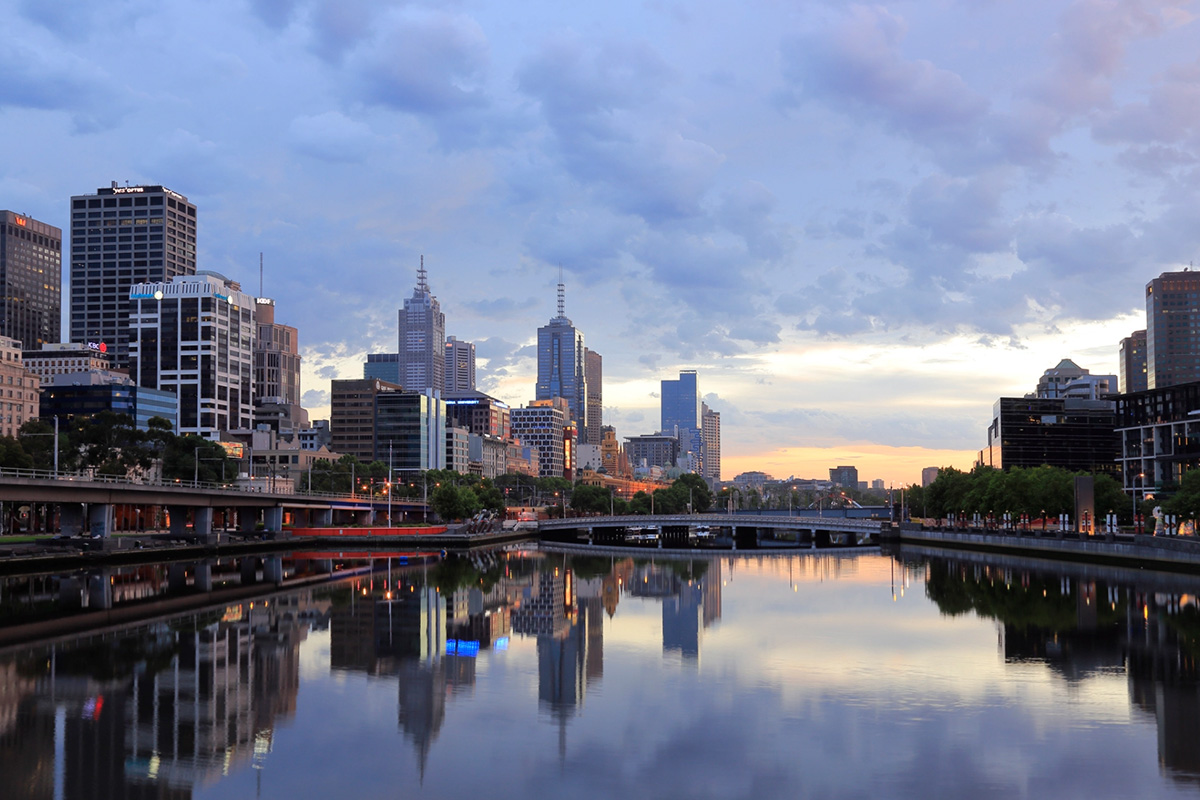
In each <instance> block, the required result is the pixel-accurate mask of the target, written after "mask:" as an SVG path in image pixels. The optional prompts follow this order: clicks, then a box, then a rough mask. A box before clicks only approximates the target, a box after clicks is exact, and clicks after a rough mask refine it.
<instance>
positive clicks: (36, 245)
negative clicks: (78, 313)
mask: <svg viewBox="0 0 1200 800" xmlns="http://www.w3.org/2000/svg"><path fill="white" fill-rule="evenodd" d="M61 285H62V231H61V230H59V229H58V228H56V227H54V226H53V225H47V224H46V223H44V222H38V221H37V220H36V219H34V218H32V217H26V216H23V215H21V214H14V213H13V212H11V211H0V290H2V291H3V293H4V294H3V303H2V304H0V336H8V337H10V338H12V339H16V340H17V341H18V342H20V343H21V346H22V347H24V348H25V349H26V350H37V349H38V348H39V347H41V346H42V345H44V344H51V343H54V342H59V341H61V340H62V335H61V334H60V333H59V329H60V327H61V324H62V294H61V291H62V290H61V288H60V287H61Z"/></svg>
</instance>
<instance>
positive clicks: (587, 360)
mask: <svg viewBox="0 0 1200 800" xmlns="http://www.w3.org/2000/svg"><path fill="white" fill-rule="evenodd" d="M583 376H584V378H586V379H587V413H588V416H587V427H586V428H583V429H582V430H583V443H584V444H590V445H595V446H596V447H599V446H600V445H601V443H602V442H603V441H604V359H603V358H601V357H600V354H599V353H597V352H596V351H595V350H589V349H588V348H586V347H585V348H584V349H583Z"/></svg>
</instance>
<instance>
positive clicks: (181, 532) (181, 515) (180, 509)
mask: <svg viewBox="0 0 1200 800" xmlns="http://www.w3.org/2000/svg"><path fill="white" fill-rule="evenodd" d="M167 512H168V513H169V514H170V515H171V535H172V536H186V535H187V521H188V509H187V506H167Z"/></svg>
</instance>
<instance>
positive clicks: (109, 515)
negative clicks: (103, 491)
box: [88, 503, 113, 539]
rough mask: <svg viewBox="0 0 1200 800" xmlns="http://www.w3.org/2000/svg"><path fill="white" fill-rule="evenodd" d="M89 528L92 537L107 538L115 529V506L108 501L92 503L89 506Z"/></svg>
mask: <svg viewBox="0 0 1200 800" xmlns="http://www.w3.org/2000/svg"><path fill="white" fill-rule="evenodd" d="M88 530H89V531H91V534H92V537H93V538H95V537H99V538H102V539H107V538H108V537H109V536H111V535H112V530H113V507H112V506H111V505H109V504H108V503H92V504H91V505H90V506H88Z"/></svg>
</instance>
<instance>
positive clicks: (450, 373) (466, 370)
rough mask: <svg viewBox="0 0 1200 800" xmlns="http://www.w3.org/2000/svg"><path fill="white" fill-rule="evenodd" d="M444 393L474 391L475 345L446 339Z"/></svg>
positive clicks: (459, 340) (452, 338)
mask: <svg viewBox="0 0 1200 800" xmlns="http://www.w3.org/2000/svg"><path fill="white" fill-rule="evenodd" d="M445 388H446V391H447V392H473V391H475V343H474V342H464V341H462V340H461V339H457V338H455V337H453V336H448V337H446V387H445Z"/></svg>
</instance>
